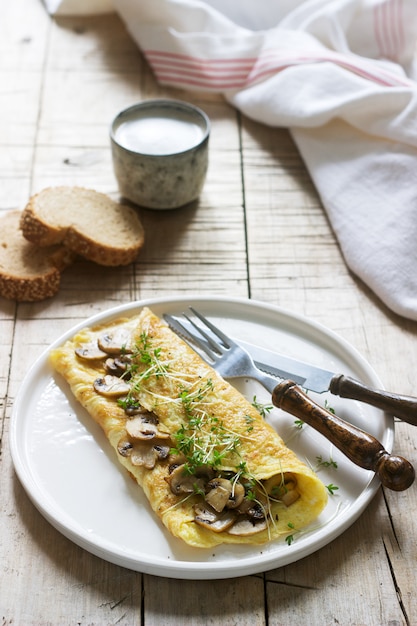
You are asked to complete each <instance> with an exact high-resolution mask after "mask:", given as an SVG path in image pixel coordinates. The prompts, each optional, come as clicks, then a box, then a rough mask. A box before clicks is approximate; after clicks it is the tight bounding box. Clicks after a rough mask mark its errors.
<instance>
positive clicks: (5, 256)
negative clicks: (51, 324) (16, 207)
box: [0, 211, 75, 302]
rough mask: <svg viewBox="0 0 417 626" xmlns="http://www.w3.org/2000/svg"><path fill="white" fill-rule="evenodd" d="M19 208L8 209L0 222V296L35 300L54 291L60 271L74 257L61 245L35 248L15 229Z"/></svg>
mask: <svg viewBox="0 0 417 626" xmlns="http://www.w3.org/2000/svg"><path fill="white" fill-rule="evenodd" d="M20 218H21V211H9V212H7V213H5V214H4V215H3V216H2V218H1V223H0V233H1V234H0V295H1V296H3V297H4V298H6V299H8V300H17V301H20V302H35V301H38V300H44V299H46V298H50V297H52V296H54V295H55V294H56V292H57V291H58V289H59V287H60V283H61V272H62V271H63V270H64V269H65V268H66V267H68V265H70V264H71V263H72V262H73V260H74V259H75V255H74V254H73V253H72V252H70V251H69V250H67V249H66V248H64V247H63V246H48V247H46V248H38V247H37V246H36V245H33V244H32V243H30V242H28V241H27V240H26V239H25V238H24V237H23V236H22V233H21V232H20V230H19V222H20Z"/></svg>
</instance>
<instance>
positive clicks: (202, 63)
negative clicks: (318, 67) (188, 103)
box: [144, 49, 410, 91]
mask: <svg viewBox="0 0 417 626" xmlns="http://www.w3.org/2000/svg"><path fill="white" fill-rule="evenodd" d="M144 52H145V55H146V57H147V59H148V61H149V63H150V65H151V67H152V69H153V71H154V72H155V74H156V76H157V79H158V80H159V81H160V82H161V83H165V84H171V85H176V86H183V87H195V88H200V89H201V88H202V89H207V90H215V91H219V90H227V89H243V88H245V87H249V86H251V85H253V84H255V83H257V82H259V81H261V80H265V79H266V78H268V77H270V76H273V75H274V74H277V73H278V72H281V71H283V70H285V69H287V68H288V67H293V66H295V65H303V64H306V63H311V64H315V63H326V62H330V63H336V64H337V65H339V66H340V67H343V68H345V69H346V70H348V71H351V72H353V73H354V74H357V75H359V76H361V77H362V78H365V79H366V80H370V81H372V82H374V83H377V84H379V85H382V86H384V87H403V86H409V85H410V81H408V80H407V79H405V78H402V77H400V76H397V75H395V74H391V73H390V72H388V71H386V70H384V69H383V68H379V67H375V65H372V63H367V62H363V61H362V60H360V59H358V58H357V57H355V56H354V55H352V56H348V55H344V54H339V53H337V52H332V51H330V50H329V51H328V52H326V54H323V55H322V54H318V53H317V52H316V51H314V52H311V53H305V54H303V55H300V56H292V57H291V56H283V55H282V53H281V52H280V51H276V50H273V49H269V50H265V51H262V52H261V54H260V56H259V57H249V58H231V59H225V58H222V59H204V58H199V57H193V56H188V55H182V54H178V53H169V52H162V51H161V50H145V51H144Z"/></svg>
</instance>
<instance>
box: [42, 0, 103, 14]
mask: <svg viewBox="0 0 417 626" xmlns="http://www.w3.org/2000/svg"><path fill="white" fill-rule="evenodd" d="M44 3H45V6H46V9H47V11H48V12H49V13H51V15H97V14H99V13H112V12H114V6H113V2H112V0H44Z"/></svg>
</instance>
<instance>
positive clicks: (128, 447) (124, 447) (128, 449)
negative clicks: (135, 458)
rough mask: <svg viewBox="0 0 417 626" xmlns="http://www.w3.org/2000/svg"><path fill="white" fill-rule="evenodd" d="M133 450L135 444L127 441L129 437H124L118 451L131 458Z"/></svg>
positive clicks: (118, 445)
mask: <svg viewBox="0 0 417 626" xmlns="http://www.w3.org/2000/svg"><path fill="white" fill-rule="evenodd" d="M132 450H133V444H132V443H131V442H130V441H129V439H127V437H122V439H120V441H119V443H118V444H117V451H118V453H119V454H121V455H122V456H130V455H131V453H132Z"/></svg>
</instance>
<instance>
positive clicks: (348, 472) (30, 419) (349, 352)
mask: <svg viewBox="0 0 417 626" xmlns="http://www.w3.org/2000/svg"><path fill="white" fill-rule="evenodd" d="M189 304H191V305H193V306H194V307H195V308H198V309H199V310H200V311H201V312H202V313H203V314H204V315H206V316H207V317H209V318H210V319H212V320H213V321H214V323H215V324H217V325H218V326H220V327H221V328H222V329H223V330H224V331H225V332H226V333H229V334H230V335H231V336H233V337H235V338H238V339H239V338H240V339H246V340H249V341H250V342H251V343H255V344H258V345H261V346H264V347H267V348H269V349H271V347H272V348H273V347H275V349H276V350H277V351H280V352H286V353H287V354H288V355H290V356H294V357H296V358H297V357H298V358H300V359H302V360H304V361H309V362H311V363H313V364H316V365H319V366H322V367H325V368H326V369H329V370H332V371H335V372H343V373H344V374H350V375H353V376H355V377H356V378H358V379H360V380H362V381H363V382H365V383H367V384H370V385H373V386H377V387H379V388H381V387H382V386H381V383H380V381H379V379H378V378H377V376H376V374H375V373H374V371H373V370H372V368H371V367H370V365H369V364H368V363H367V362H366V361H365V360H364V359H363V358H362V357H361V356H360V354H358V352H357V351H356V350H354V349H353V348H352V347H351V346H350V345H349V344H347V343H346V342H345V341H344V340H342V339H341V338H340V337H338V336H337V335H335V334H334V333H332V332H331V331H329V330H327V329H326V328H324V327H323V326H321V325H319V324H317V323H315V322H313V321H310V320H308V319H306V318H304V317H301V316H297V315H294V314H292V313H289V312H288V311H285V310H283V309H280V308H277V307H275V306H271V305H267V304H264V303H260V302H255V301H251V300H240V299H225V298H207V297H201V298H200V297H191V298H176V299H156V300H148V301H143V302H133V303H130V304H128V305H124V306H120V307H117V308H114V309H111V310H109V311H106V312H104V313H101V314H99V315H95V316H94V317H92V318H90V319H88V320H87V321H85V322H83V323H81V324H78V325H77V326H76V327H74V328H72V329H71V330H70V331H68V332H67V333H66V334H65V335H64V336H62V337H60V338H59V339H58V340H57V341H56V342H55V343H54V344H53V345H54V346H56V345H59V344H61V343H62V342H63V341H64V340H66V339H68V338H69V337H71V336H72V335H73V334H74V333H75V332H77V331H78V330H79V329H81V328H82V327H84V326H87V325H88V326H91V325H94V324H97V323H102V322H107V321H109V320H111V319H114V318H116V317H119V316H120V315H126V314H128V315H129V314H132V315H134V314H135V313H137V312H138V311H139V310H140V309H141V308H142V307H143V306H145V305H146V306H149V307H150V308H152V310H153V311H154V312H155V313H156V314H157V315H160V316H161V315H162V314H163V313H164V312H166V313H172V314H176V313H181V312H182V311H184V310H185V309H186V308H187V306H188V305H189ZM51 347H52V346H51ZM48 352H49V349H48V350H46V351H45V352H44V353H43V354H42V355H41V356H40V357H39V359H38V360H37V361H36V363H35V364H34V365H33V367H32V368H31V370H30V371H29V372H28V374H27V376H26V378H25V380H24V382H23V384H22V386H21V388H20V390H19V393H18V396H17V398H16V402H15V405H14V409H13V415H12V421H11V451H12V457H13V462H14V465H15V469H16V472H17V474H18V476H19V479H20V480H21V482H22V484H23V486H24V488H25V489H26V491H27V493H28V495H29V496H30V498H31V499H32V501H33V502H34V504H35V506H36V507H37V508H38V509H39V511H40V512H41V513H42V514H43V515H44V516H45V517H46V519H48V520H49V522H50V523H51V524H52V525H53V526H55V527H56V528H57V529H58V530H59V531H61V532H62V533H63V534H64V535H65V536H66V537H68V538H69V539H71V540H72V541H74V542H75V543H76V544H78V545H79V546H81V547H83V548H84V549H86V550H88V551H90V552H92V553H93V554H95V555H97V556H100V557H102V558H103V559H106V560H108V561H110V562H112V563H116V564H118V565H121V566H123V567H127V568H130V569H133V570H136V571H141V572H145V573H150V574H154V575H160V576H167V577H174V578H190V579H213V578H229V577H234V576H243V575H248V574H253V573H256V572H260V571H265V570H268V569H273V568H276V567H280V566H283V565H287V564H288V563H292V562H294V561H297V560H298V559H301V558H302V557H305V556H307V555H309V554H311V553H312V552H314V551H316V550H318V549H319V548H321V547H323V546H325V545H326V544H328V543H329V542H331V541H332V540H333V539H335V538H336V537H337V536H339V535H340V534H341V533H342V532H343V531H344V530H346V529H347V528H348V527H349V526H350V525H351V524H352V523H353V522H354V521H355V520H356V519H357V518H358V517H359V515H360V514H361V513H362V512H363V510H364V509H365V508H366V506H367V505H368V503H369V502H370V500H371V499H372V497H373V496H374V494H375V492H376V491H377V489H378V487H379V481H378V480H377V479H376V478H375V477H374V475H373V474H372V472H369V471H366V470H363V469H360V468H358V467H357V466H355V465H353V464H352V463H351V462H350V461H348V459H347V458H346V457H344V456H343V454H341V453H340V452H339V451H338V450H337V449H336V448H333V447H332V446H331V445H330V444H329V442H328V441H327V440H326V439H324V437H322V436H321V435H320V434H319V433H317V432H316V431H314V430H313V429H312V428H310V427H309V426H304V427H303V428H302V429H301V430H299V429H297V428H296V426H295V420H294V417H292V416H290V415H288V414H286V413H283V412H282V411H280V410H278V409H274V410H273V411H272V412H271V413H270V414H269V418H268V419H269V420H270V421H271V422H272V424H273V425H274V427H275V428H276V429H277V430H278V432H279V433H280V435H281V436H282V437H283V439H284V441H286V442H287V443H288V445H289V446H290V447H291V448H293V449H294V450H295V452H296V453H297V454H298V455H299V456H300V458H302V459H303V460H306V461H307V462H308V463H310V464H311V465H312V466H313V467H316V466H317V457H321V458H322V459H323V460H325V461H328V460H333V461H335V462H336V463H337V468H335V467H329V468H322V469H320V470H319V476H320V478H321V479H322V480H323V482H324V484H325V485H328V484H333V485H336V486H337V487H338V490H337V491H335V492H334V495H333V496H330V497H329V503H328V505H327V507H326V509H325V510H324V512H323V513H322V514H321V515H320V517H319V519H318V520H317V521H316V522H315V523H314V524H313V525H312V526H311V527H310V528H309V529H308V530H307V531H305V532H302V533H299V534H295V535H294V541H293V542H292V544H291V545H288V543H287V542H286V541H285V539H283V540H280V541H275V542H272V543H270V544H267V545H264V546H261V547H259V546H258V547H244V546H226V547H225V546H219V547H217V548H214V549H209V550H206V549H196V548H191V547H188V546H187V545H186V544H184V543H183V542H182V541H181V540H179V539H175V538H173V537H171V535H170V534H169V533H168V532H167V531H166V530H165V528H164V527H163V526H162V524H161V523H160V522H159V520H158V519H157V517H156V516H155V515H154V514H153V512H152V511H151V508H150V506H149V504H148V502H147V500H146V498H145V497H144V495H143V493H142V491H141V489H140V488H139V487H137V486H136V485H135V483H134V482H133V481H132V480H131V478H129V477H128V476H127V473H126V472H125V470H124V469H123V468H122V467H121V466H120V465H119V464H118V462H117V460H116V458H115V456H114V452H113V450H112V449H111V448H110V446H109V445H108V443H107V441H106V439H105V438H104V435H103V434H102V432H101V430H100V428H99V427H98V426H97V425H96V424H95V423H92V420H91V419H90V418H89V416H88V415H87V413H86V412H85V411H84V410H83V409H82V408H81V407H80V406H79V405H78V403H77V402H76V401H75V400H74V399H73V397H72V394H71V393H70V392H69V391H68V388H67V386H66V384H65V383H64V382H63V381H62V380H61V379H60V377H59V376H57V375H55V374H54V372H53V371H52V369H51V367H50V365H49V364H48ZM239 389H240V390H241V391H242V392H243V393H244V394H245V395H246V396H247V397H248V399H249V400H251V401H252V399H253V396H255V395H256V397H257V400H258V401H261V402H265V403H268V404H269V403H270V396H268V394H267V393H266V392H265V390H264V389H263V388H262V387H260V386H259V384H258V383H256V382H254V381H249V380H242V379H241V380H240V381H239ZM311 397H312V398H314V399H316V400H317V401H318V402H319V403H320V404H322V405H324V402H325V401H326V399H327V401H328V402H329V404H330V405H331V406H332V407H333V408H334V409H335V411H336V413H337V414H338V415H340V417H343V418H344V419H347V420H349V421H351V422H352V423H354V424H355V425H357V426H359V427H361V428H363V429H364V430H367V431H368V432H370V433H371V434H373V435H374V436H375V437H377V438H378V439H379V440H380V441H381V443H382V444H383V445H384V447H385V448H386V449H387V450H388V451H391V450H392V446H393V442H394V423H393V420H392V419H391V418H390V417H389V416H387V415H385V414H384V413H383V412H381V411H379V410H377V409H374V408H372V407H370V406H368V405H365V404H361V403H359V402H356V401H353V400H343V399H341V398H338V397H336V396H331V395H330V394H322V395H320V396H319V395H316V394H311Z"/></svg>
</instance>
